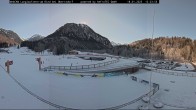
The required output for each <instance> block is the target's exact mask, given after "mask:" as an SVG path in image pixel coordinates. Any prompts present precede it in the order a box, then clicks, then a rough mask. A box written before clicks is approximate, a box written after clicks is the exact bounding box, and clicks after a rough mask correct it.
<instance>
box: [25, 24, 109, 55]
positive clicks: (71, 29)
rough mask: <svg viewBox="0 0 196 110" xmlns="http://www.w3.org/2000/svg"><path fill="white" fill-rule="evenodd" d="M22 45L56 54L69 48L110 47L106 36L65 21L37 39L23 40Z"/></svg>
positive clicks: (87, 27)
mask: <svg viewBox="0 0 196 110" xmlns="http://www.w3.org/2000/svg"><path fill="white" fill-rule="evenodd" d="M22 46H28V47H29V48H30V49H33V50H35V51H42V50H44V49H50V50H51V51H53V52H55V53H57V54H62V53H64V52H67V51H69V50H71V49H80V50H101V49H109V48H112V45H111V43H110V41H109V40H108V39H107V38H105V37H103V36H101V35H99V34H97V33H96V32H94V31H93V30H92V29H91V28H90V27H89V26H87V25H85V24H75V23H67V24H65V25H64V26H62V27H60V28H59V29H58V30H56V31H55V32H54V33H52V34H50V35H48V36H47V37H45V38H44V39H41V40H39V41H35V42H28V41H26V42H23V43H22ZM57 51H59V52H60V53H59V52H57Z"/></svg>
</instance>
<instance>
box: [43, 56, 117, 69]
mask: <svg viewBox="0 0 196 110" xmlns="http://www.w3.org/2000/svg"><path fill="white" fill-rule="evenodd" d="M117 62H119V59H117V60H112V61H108V62H103V63H97V64H90V65H78V66H48V67H45V68H43V69H42V70H44V71H47V70H48V69H49V70H79V69H90V68H98V67H103V66H107V65H110V64H114V63H117Z"/></svg>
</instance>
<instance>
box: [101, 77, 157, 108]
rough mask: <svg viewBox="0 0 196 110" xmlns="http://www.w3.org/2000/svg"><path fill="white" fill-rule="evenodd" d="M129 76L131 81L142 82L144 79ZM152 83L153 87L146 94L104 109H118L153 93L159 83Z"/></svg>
mask: <svg viewBox="0 0 196 110" xmlns="http://www.w3.org/2000/svg"><path fill="white" fill-rule="evenodd" d="M131 78H132V80H133V81H136V82H139V83H143V82H142V81H145V80H143V79H139V78H137V77H135V76H131ZM146 82H148V81H146ZM148 84H149V83H148ZM152 85H153V89H152V90H151V91H150V92H148V93H147V94H144V95H142V96H140V97H138V98H136V99H134V100H132V101H130V102H127V103H124V104H121V105H118V106H114V107H109V108H105V109H110V110H116V109H120V108H123V107H125V106H128V105H131V104H133V103H135V102H137V101H139V100H141V99H142V98H143V97H146V96H152V95H154V94H155V93H156V92H157V91H158V90H159V84H156V83H152ZM105 109H104V110H105Z"/></svg>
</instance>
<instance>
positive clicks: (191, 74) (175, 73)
mask: <svg viewBox="0 0 196 110" xmlns="http://www.w3.org/2000/svg"><path fill="white" fill-rule="evenodd" d="M152 71H156V72H159V73H162V74H167V75H174V76H187V77H196V73H195V74H194V73H187V72H183V73H179V71H178V72H176V71H165V70H161V69H152Z"/></svg>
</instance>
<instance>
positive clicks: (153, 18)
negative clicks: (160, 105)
mask: <svg viewBox="0 0 196 110" xmlns="http://www.w3.org/2000/svg"><path fill="white" fill-rule="evenodd" d="M154 17H155V9H154V14H153V29H152V48H151V51H152V52H153V43H154V42H153V36H154ZM150 57H151V60H152V53H151V55H150ZM151 70H152V61H151ZM151 80H152V71H151V72H150V94H149V103H148V104H149V105H150V101H151V90H152V81H151Z"/></svg>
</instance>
